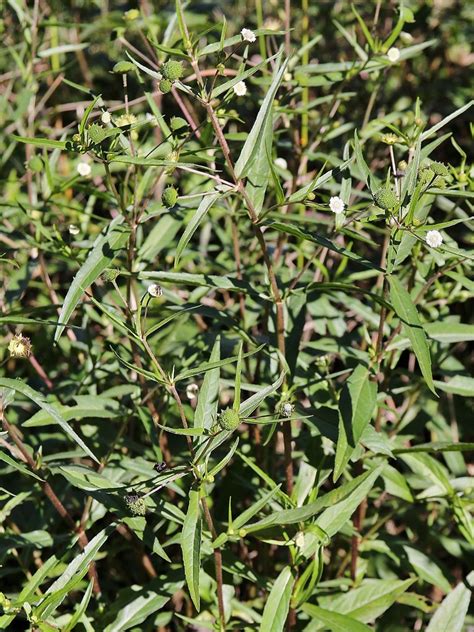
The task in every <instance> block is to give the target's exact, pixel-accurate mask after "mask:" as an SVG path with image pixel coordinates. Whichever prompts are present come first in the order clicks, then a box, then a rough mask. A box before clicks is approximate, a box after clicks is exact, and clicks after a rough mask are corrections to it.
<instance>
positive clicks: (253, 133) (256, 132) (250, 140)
mask: <svg viewBox="0 0 474 632" xmlns="http://www.w3.org/2000/svg"><path fill="white" fill-rule="evenodd" d="M287 65H288V60H285V62H283V64H282V65H281V67H280V69H279V71H278V72H277V73H276V75H275V77H274V78H273V81H272V83H271V85H270V87H269V89H268V92H267V94H266V96H265V98H264V100H263V103H262V105H261V107H260V110H259V112H258V114H257V118H256V120H255V123H254V124H253V127H252V129H251V130H250V133H249V135H248V136H247V140H246V141H245V144H244V146H243V148H242V151H241V153H240V156H239V159H238V160H237V162H236V163H235V175H236V176H237V177H238V178H242V177H244V176H245V175H246V174H247V173H248V171H249V169H250V167H251V166H252V163H253V161H254V159H255V156H256V153H257V149H258V147H259V140H260V136H261V135H262V134H263V131H264V129H265V124H266V122H267V119H268V117H269V116H271V113H272V103H273V99H274V98H275V94H276V92H277V90H278V88H279V86H280V83H281V80H282V78H283V74H284V72H285V70H286V67H287Z"/></svg>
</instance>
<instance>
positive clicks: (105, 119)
mask: <svg viewBox="0 0 474 632" xmlns="http://www.w3.org/2000/svg"><path fill="white" fill-rule="evenodd" d="M100 120H101V121H102V123H103V124H104V125H108V124H109V123H110V121H111V120H112V115H111V114H110V112H103V113H102V116H101V117H100Z"/></svg>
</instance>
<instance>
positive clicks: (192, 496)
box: [181, 489, 201, 611]
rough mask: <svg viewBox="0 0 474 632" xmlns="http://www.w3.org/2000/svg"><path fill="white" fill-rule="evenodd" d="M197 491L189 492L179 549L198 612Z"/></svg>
mask: <svg viewBox="0 0 474 632" xmlns="http://www.w3.org/2000/svg"><path fill="white" fill-rule="evenodd" d="M199 495H200V492H199V490H194V489H192V490H190V492H189V505H188V511H187V513H186V518H185V519H184V524H183V531H182V533H181V549H182V551H183V564H184V575H185V577H186V583H187V585H188V590H189V594H190V596H191V599H192V600H193V604H194V605H195V606H196V610H197V611H199V608H200V599H199V572H200V569H201V513H200V505H199Z"/></svg>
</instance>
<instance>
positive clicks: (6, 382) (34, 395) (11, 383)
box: [0, 377, 99, 463]
mask: <svg viewBox="0 0 474 632" xmlns="http://www.w3.org/2000/svg"><path fill="white" fill-rule="evenodd" d="M0 386H3V387H4V388H11V389H12V390H13V391H18V392H19V393H21V394H22V395H24V396H25V397H27V398H28V399H31V401H33V402H34V403H35V404H37V405H38V406H39V407H40V408H42V409H43V410H44V411H46V412H47V413H48V414H49V415H50V416H51V417H52V418H53V419H54V421H56V422H57V423H58V424H59V425H60V426H61V428H62V429H63V430H64V432H65V433H66V434H68V435H69V436H70V437H71V439H72V440H73V441H75V442H76V443H77V445H78V446H79V447H81V448H82V449H83V450H84V452H85V453H86V454H88V455H89V456H90V457H91V459H94V461H95V462H96V463H99V460H98V459H97V457H96V456H95V455H94V453H93V452H92V451H91V450H90V449H89V448H88V447H87V446H86V444H85V443H84V441H83V440H82V439H81V437H80V436H79V435H78V434H77V433H76V432H75V431H74V430H73V429H72V428H71V426H70V425H69V424H68V423H67V421H66V420H65V419H63V418H62V417H61V415H60V414H59V412H58V411H57V410H56V409H55V408H53V407H52V406H51V404H48V403H47V402H46V401H45V400H44V398H43V395H42V394H41V393H38V391H35V390H34V389H32V388H31V386H28V385H27V384H25V383H24V382H21V381H20V380H11V379H10V378H5V377H3V378H0Z"/></svg>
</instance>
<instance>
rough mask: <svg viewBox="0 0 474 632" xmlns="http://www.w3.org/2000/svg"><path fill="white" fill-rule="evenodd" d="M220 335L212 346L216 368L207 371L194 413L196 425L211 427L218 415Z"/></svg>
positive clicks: (213, 362)
mask: <svg viewBox="0 0 474 632" xmlns="http://www.w3.org/2000/svg"><path fill="white" fill-rule="evenodd" d="M220 346H221V342H220V337H219V336H218V337H217V338H216V341H215V343H214V346H213V347H212V351H211V356H210V358H209V362H210V363H211V364H213V365H214V364H215V365H216V366H215V368H213V369H210V370H209V371H207V372H206V374H205V376H204V380H203V383H202V386H201V388H200V389H199V396H198V403H197V406H196V411H195V413H194V427H195V428H206V429H209V428H210V427H211V426H212V424H213V420H214V419H215V418H216V416H217V407H218V405H219V378H220V367H219V365H218V364H217V363H218V362H220Z"/></svg>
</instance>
